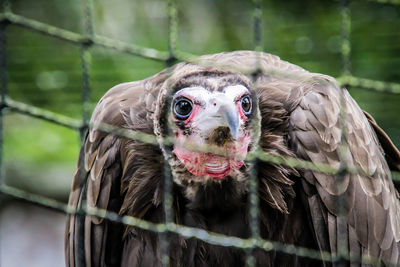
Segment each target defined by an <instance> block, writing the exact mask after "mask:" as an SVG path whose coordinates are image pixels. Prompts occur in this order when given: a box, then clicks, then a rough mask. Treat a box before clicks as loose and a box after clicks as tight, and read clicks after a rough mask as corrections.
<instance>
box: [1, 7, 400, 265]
mask: <svg viewBox="0 0 400 267" xmlns="http://www.w3.org/2000/svg"><path fill="white" fill-rule="evenodd" d="M374 2H378V3H385V4H392V5H400V1H397V0H391V1H390V0H387V1H385V0H376V1H374ZM253 4H254V11H253V49H254V50H255V51H262V29H261V26H262V21H261V20H262V9H261V1H260V0H254V1H253ZM82 5H83V8H84V17H83V19H84V26H85V27H84V30H85V31H84V34H78V33H75V32H71V31H68V30H64V29H61V28H57V27H54V26H52V25H48V24H45V23H42V22H39V21H36V20H32V19H29V18H26V17H24V16H20V15H17V14H14V13H13V12H12V9H11V5H10V3H9V2H8V1H3V6H2V8H3V12H2V13H1V14H0V50H1V53H0V57H1V59H0V68H1V71H0V75H1V76H0V79H1V112H0V173H1V177H0V181H2V183H1V187H0V191H1V193H2V194H5V195H8V196H11V197H14V198H19V199H24V200H27V201H29V202H32V203H35V204H37V205H41V206H45V207H48V208H52V209H56V210H60V211H62V212H64V213H67V214H77V213H79V214H84V215H91V216H96V217H100V218H105V219H107V220H109V221H113V222H118V223H121V224H124V225H129V226H133V227H138V228H141V229H144V230H149V231H153V232H157V233H160V234H161V239H162V242H161V245H162V252H163V257H162V260H163V265H164V266H168V265H169V257H168V255H167V251H168V242H167V240H166V238H167V236H166V234H165V233H176V234H178V235H181V236H183V237H185V238H196V239H199V240H202V241H204V242H208V243H210V244H215V245H220V246H227V247H235V248H239V249H244V250H246V252H247V262H246V263H247V265H248V266H254V265H255V259H254V258H253V256H252V253H251V251H252V250H253V249H255V248H259V249H262V250H265V251H278V252H283V253H288V254H294V255H298V256H301V257H307V258H311V259H316V260H323V261H328V262H340V261H350V262H359V263H361V262H362V263H372V264H379V261H378V259H374V258H369V257H362V258H359V257H356V256H355V255H351V254H350V253H349V252H348V251H346V250H344V251H342V250H339V251H338V252H337V253H335V254H331V253H328V252H321V251H316V250H312V249H308V248H305V247H298V246H293V245H290V244H283V243H279V242H275V241H271V240H264V239H262V238H261V237H260V230H259V226H258V217H259V211H258V196H257V193H256V192H257V188H258V184H257V179H256V175H255V173H254V172H251V173H252V175H251V177H250V183H249V200H250V203H251V205H250V212H249V214H250V229H251V237H250V238H247V239H242V238H238V237H232V236H226V235H222V234H218V233H212V232H208V231H205V230H203V229H197V228H192V227H187V226H183V225H177V224H175V223H173V221H172V219H171V218H172V215H171V214H172V197H171V187H172V185H171V175H170V171H169V166H168V164H167V163H166V164H165V172H164V173H165V175H164V176H165V181H164V191H165V192H166V193H165V194H164V210H165V214H166V216H165V217H166V221H165V223H160V224H155V223H152V222H148V221H144V220H141V219H138V218H134V217H131V216H120V215H118V214H117V213H113V212H110V211H106V210H102V209H97V208H93V207H88V206H86V205H85V204H83V205H82V206H81V207H78V208H76V207H71V206H68V205H66V204H64V203H61V202H58V201H55V200H53V199H50V198H46V197H44V196H40V195H35V194H31V193H28V192H25V191H22V190H20V189H17V188H14V187H10V186H8V185H6V184H5V183H4V182H3V180H4V179H3V178H4V177H3V176H4V175H3V173H4V170H3V169H4V167H3V164H2V161H3V156H4V155H3V154H4V153H3V149H2V148H3V130H4V125H3V116H4V111H5V110H6V109H9V110H12V111H14V112H17V113H21V114H25V115H28V116H31V117H36V118H39V119H43V120H46V121H48V122H51V123H55V124H59V125H62V126H65V127H68V128H71V129H74V130H76V131H79V132H80V134H81V136H84V133H85V132H86V131H87V129H88V128H89V127H92V128H96V129H98V130H100V131H104V132H107V133H112V134H115V135H119V136H122V137H125V138H130V139H134V140H138V141H141V142H145V143H151V144H155V145H158V142H157V140H156V138H155V136H153V135H147V134H144V133H141V132H135V131H130V130H126V129H119V128H116V127H114V126H111V125H106V124H101V125H91V124H90V122H89V119H90V108H89V95H90V91H91V90H90V78H89V72H90V65H91V64H90V62H91V49H92V47H94V46H100V47H103V48H106V49H110V50H116V51H120V52H124V53H127V54H132V55H135V56H140V57H143V58H149V59H154V60H158V61H161V62H165V65H166V66H171V65H172V64H174V63H175V62H177V61H187V62H194V63H199V62H197V60H196V56H195V55H192V54H190V53H186V52H183V51H181V50H180V49H179V48H178V41H177V40H178V21H177V16H178V15H177V6H176V3H175V1H174V0H168V1H167V10H166V12H167V14H168V21H169V30H168V33H169V35H168V44H169V51H167V52H165V51H158V50H155V49H151V48H147V47H142V46H137V45H134V44H128V43H124V42H121V41H116V40H113V39H110V38H105V37H101V36H98V35H96V34H95V32H94V25H93V24H94V23H93V18H92V2H91V0H86V1H82ZM340 10H341V11H340V12H341V25H342V28H341V37H342V38H341V42H340V51H341V56H342V59H341V60H342V74H341V75H340V77H337V80H338V82H339V83H340V86H342V88H344V87H347V88H351V87H357V88H364V89H368V90H375V91H378V92H389V93H392V94H400V84H398V83H388V82H383V81H377V80H370V79H364V78H361V77H355V76H353V75H352V72H351V68H350V63H351V61H350V54H351V42H350V32H351V17H350V11H349V1H346V0H344V1H342V2H341V9H340ZM9 25H17V26H20V27H24V28H27V29H29V30H31V31H36V32H39V33H41V34H44V35H48V36H51V37H54V38H58V39H60V40H62V41H65V42H69V43H72V44H74V45H76V46H79V47H80V51H81V66H82V69H81V70H82V106H83V114H82V119H81V120H76V119H73V118H70V117H66V116H63V115H60V114H56V113H53V112H51V111H48V110H45V109H41V108H37V107H35V106H32V105H28V104H26V103H23V102H19V101H15V100H13V99H11V98H10V97H9V96H8V90H7V87H8V81H7V79H8V76H7V27H8V26H9ZM255 69H256V71H255V73H254V74H255V75H257V71H259V70H258V69H257V68H255ZM343 113H344V112H343V111H342V112H341V116H344V115H343ZM342 130H343V131H342V132H343V133H342V135H343V136H344V133H345V129H344V126H343V129H342ZM343 140H345V138H343ZM168 142H171V140H170V139H167V140H166V143H164V144H161V145H166V144H167V143H168ZM343 144H344V145H343V146H344V147H343V151H345V150H346V142H344V143H343ZM200 149H201V148H200ZM246 160H247V161H249V162H251V161H255V160H259V161H265V162H270V163H275V164H281V165H284V166H288V167H294V168H299V169H307V170H314V171H318V172H321V173H327V174H331V175H336V176H337V179H338V181H340V177H342V176H343V175H345V174H346V173H363V171H362V170H360V169H357V168H355V167H354V166H350V165H347V164H346V162H342V165H341V166H340V168H339V169H337V168H334V167H332V166H329V165H326V164H315V163H312V162H308V161H304V160H300V159H297V158H288V157H283V156H276V155H271V154H268V153H265V152H263V151H262V150H261V149H256V150H255V151H254V152H253V153H250V154H249V155H248V157H247V159H246ZM392 178H393V180H395V181H400V177H399V174H398V173H392ZM338 186H340V184H339V183H338ZM341 201H343V199H341V198H339V200H338V203H337V204H338V205H339V207H341V206H342V203H341ZM343 223H345V222H340V221H339V226H338V227H340V224H343ZM343 234H344V233H343ZM338 240H341V238H340V232H339V237H338Z"/></svg>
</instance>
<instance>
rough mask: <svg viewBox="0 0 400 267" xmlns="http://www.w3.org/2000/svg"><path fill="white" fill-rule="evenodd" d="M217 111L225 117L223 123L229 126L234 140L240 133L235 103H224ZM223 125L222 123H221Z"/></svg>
mask: <svg viewBox="0 0 400 267" xmlns="http://www.w3.org/2000/svg"><path fill="white" fill-rule="evenodd" d="M217 113H218V114H219V115H220V116H221V117H222V118H223V123H224V124H225V125H223V126H228V127H229V130H230V132H231V135H232V137H233V139H234V140H237V138H238V135H239V115H238V112H237V109H236V106H235V105H232V104H225V103H224V104H222V105H221V106H220V108H219V110H218V111H217ZM221 126H222V125H221Z"/></svg>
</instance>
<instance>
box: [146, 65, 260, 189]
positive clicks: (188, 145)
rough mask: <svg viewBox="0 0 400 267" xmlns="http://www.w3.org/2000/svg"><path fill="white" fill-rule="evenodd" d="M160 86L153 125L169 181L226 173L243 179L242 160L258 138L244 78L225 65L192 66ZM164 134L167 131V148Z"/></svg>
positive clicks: (206, 179) (211, 179)
mask: <svg viewBox="0 0 400 267" xmlns="http://www.w3.org/2000/svg"><path fill="white" fill-rule="evenodd" d="M162 90H164V93H161V94H160V96H159V99H158V103H164V104H163V105H160V106H159V108H158V109H157V110H156V120H155V121H154V126H155V129H156V134H157V136H158V140H159V142H160V145H161V147H162V148H163V151H164V154H167V157H168V159H169V162H170V164H171V166H173V168H172V171H173V173H174V181H175V182H176V183H177V184H179V185H182V184H184V185H185V186H189V188H191V186H190V185H192V186H195V185H200V184H203V185H204V184H210V183H211V184H212V183H220V182H221V181H223V180H224V179H226V178H227V177H230V178H232V179H234V180H235V181H236V182H238V181H239V182H245V180H246V179H245V176H246V175H245V173H246V171H247V169H248V168H247V167H246V166H245V165H246V164H245V161H244V160H245V158H246V156H247V154H248V153H249V152H250V151H251V150H252V148H253V147H255V146H254V145H253V144H254V143H255V142H256V140H257V138H258V133H256V130H255V129H257V127H254V122H255V121H256V120H255V119H254V118H256V117H257V114H258V105H257V100H256V97H255V92H253V91H252V84H251V81H250V79H249V78H248V77H246V76H244V75H240V74H237V73H231V72H228V71H225V72H224V71H218V72H214V73H212V75H210V72H209V71H206V72H204V71H194V72H192V73H189V74H187V73H185V75H183V77H179V76H178V77H171V78H170V79H169V80H167V81H166V82H165V83H164V87H163V89H162ZM157 129H158V130H157ZM167 136H172V137H173V138H172V140H171V141H172V143H173V145H172V146H171V147H169V149H168V148H167V147H166V146H165V145H164V142H165V140H166V137H167ZM189 191H190V190H189Z"/></svg>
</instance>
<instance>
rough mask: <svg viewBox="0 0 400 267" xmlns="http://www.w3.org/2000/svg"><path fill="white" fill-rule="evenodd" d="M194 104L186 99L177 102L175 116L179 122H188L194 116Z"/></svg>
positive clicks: (181, 98) (179, 99)
mask: <svg viewBox="0 0 400 267" xmlns="http://www.w3.org/2000/svg"><path fill="white" fill-rule="evenodd" d="M192 109H193V103H192V101H190V100H189V99H187V98H185V97H179V98H177V99H176V100H175V104H174V115H175V117H176V118H177V119H179V120H186V119H187V118H189V116H190V114H192Z"/></svg>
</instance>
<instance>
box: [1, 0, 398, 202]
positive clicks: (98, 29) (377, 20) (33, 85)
mask: <svg viewBox="0 0 400 267" xmlns="http://www.w3.org/2000/svg"><path fill="white" fill-rule="evenodd" d="M177 2H178V9H179V13H178V14H179V40H178V46H179V48H180V49H181V50H183V51H186V52H190V53H193V54H198V55H200V54H207V53H215V52H220V51H231V50H240V49H252V47H253V30H252V14H253V9H252V1H238V0H236V1H234V0H232V1H223V0H216V1H211V0H197V1H184V0H179V1H177ZM350 8H351V27H352V31H351V36H350V37H351V44H352V52H351V69H352V72H353V74H354V75H355V76H359V77H363V78H369V79H377V80H383V81H390V82H400V31H399V26H400V7H399V6H392V5H388V4H377V3H373V2H367V1H356V2H354V3H351V5H350ZM12 10H13V12H15V13H16V14H19V15H22V16H26V17H28V18H31V19H35V20H38V21H41V22H44V23H48V24H51V25H54V26H57V27H60V28H63V29H67V30H70V31H73V32H78V33H83V19H82V17H83V9H82V6H81V1H78V0H69V1H61V0H36V1H22V0H21V1H18V0H16V1H12ZM262 10H263V25H262V34H263V48H264V51H266V52H268V53H272V54H276V55H278V56H280V57H281V58H282V59H284V60H287V61H290V62H292V63H295V64H298V65H300V66H302V67H304V68H306V69H307V70H310V71H312V72H320V73H324V74H328V75H331V76H334V77H337V76H339V75H340V69H341V57H340V51H339V50H340V26H341V25H340V12H339V11H340V2H339V1H320V0H319V1H316V0H315V1H295V0H290V1H289V0H287V1H263V3H262ZM93 11H94V18H93V19H94V24H95V33H96V34H98V35H102V36H106V37H109V38H114V39H118V40H121V41H124V42H127V43H133V44H137V45H141V46H146V47H151V48H155V49H160V50H163V51H166V50H168V38H167V37H168V27H167V24H168V21H167V15H166V3H165V2H164V1H161V0H135V1H127V0H114V1H109V0H97V1H94V9H93ZM7 36H8V37H7V38H8V40H7V42H8V70H9V83H8V86H9V95H10V97H11V98H12V99H15V100H18V101H22V102H25V103H28V104H31V105H34V106H37V107H40V108H44V109H48V110H51V111H53V112H56V113H59V114H63V115H67V116H70V117H73V118H77V119H80V118H81V117H82V104H81V103H82V73H81V61H80V47H79V46H77V45H73V44H70V43H66V42H63V41H60V40H58V39H54V38H52V37H48V36H43V35H41V34H39V33H36V32H32V31H31V30H29V29H25V28H21V27H19V26H14V25H10V26H9V27H8V28H7ZM91 55H92V61H91V67H90V87H91V94H90V107H91V109H93V108H94V106H95V105H96V103H97V101H98V100H99V98H100V97H101V96H102V95H103V94H104V93H105V92H106V91H107V90H108V89H109V88H111V87H112V86H114V85H116V84H118V83H121V82H127V81H132V80H139V79H143V78H146V77H148V76H150V75H153V74H155V73H157V72H159V71H161V70H162V69H164V68H165V64H164V63H163V62H157V61H154V60H149V59H144V58H141V57H137V56H131V55H127V54H124V53H119V52H115V51H110V50H106V49H102V48H98V47H96V46H95V47H93V48H91ZM350 92H351V94H352V95H353V97H354V98H355V99H356V100H357V102H358V103H359V104H360V106H361V107H362V108H363V109H365V110H367V111H368V112H369V113H371V114H372V115H373V116H374V117H375V118H376V120H377V121H378V123H379V124H380V125H381V126H382V127H383V128H384V129H385V131H386V132H387V133H388V134H389V135H390V136H391V137H392V139H393V140H394V142H395V143H396V144H397V146H399V145H400V120H399V119H398V115H399V113H400V105H399V104H400V95H392V94H385V93H376V92H371V91H366V90H361V89H357V88H351V90H350ZM4 129H5V148H4V149H5V151H4V155H5V156H4V159H5V166H6V182H7V183H8V184H11V185H14V186H18V187H21V188H24V189H26V190H28V191H31V192H38V193H39V192H40V193H41V194H43V193H44V194H45V195H48V196H51V197H55V198H57V199H60V200H63V201H65V200H66V198H67V195H68V191H69V187H70V183H71V179H72V176H73V172H74V169H75V164H76V160H77V155H78V150H79V135H78V133H77V132H75V131H73V130H69V129H67V128H64V127H62V126H57V125H54V124H51V123H48V122H45V121H42V120H38V119H34V118H31V117H28V116H25V115H19V114H16V113H13V112H7V113H6V117H5V123H4Z"/></svg>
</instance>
